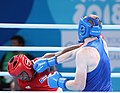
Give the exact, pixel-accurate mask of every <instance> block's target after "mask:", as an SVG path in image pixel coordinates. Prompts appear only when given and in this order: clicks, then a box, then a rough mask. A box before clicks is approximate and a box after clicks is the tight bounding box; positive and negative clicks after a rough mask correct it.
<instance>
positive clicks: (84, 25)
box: [78, 16, 102, 42]
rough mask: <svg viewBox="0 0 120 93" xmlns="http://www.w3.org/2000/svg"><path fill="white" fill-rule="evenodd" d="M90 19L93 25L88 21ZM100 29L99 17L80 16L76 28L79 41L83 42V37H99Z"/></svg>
mask: <svg viewBox="0 0 120 93" xmlns="http://www.w3.org/2000/svg"><path fill="white" fill-rule="evenodd" d="M90 21H91V22H92V23H93V25H92V24H91V23H90ZM99 23H100V24H99ZM101 30H102V23H101V22H100V19H99V18H96V19H94V18H91V17H89V16H86V17H81V18H80V23H79V28H78V37H79V40H80V41H79V42H84V39H85V38H87V37H99V36H100V33H101Z"/></svg>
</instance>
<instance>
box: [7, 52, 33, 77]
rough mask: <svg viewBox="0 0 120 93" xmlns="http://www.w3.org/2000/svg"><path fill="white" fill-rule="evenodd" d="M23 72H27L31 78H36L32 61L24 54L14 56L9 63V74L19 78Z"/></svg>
mask: <svg viewBox="0 0 120 93" xmlns="http://www.w3.org/2000/svg"><path fill="white" fill-rule="evenodd" d="M23 71H25V72H27V73H28V75H29V77H30V78H32V77H33V76H34V70H33V65H32V61H31V60H30V59H28V58H27V57H26V56H25V55H23V54H20V55H16V56H13V57H12V58H11V59H10V60H9V62H8V72H9V73H10V75H12V76H16V77H17V76H18V75H20V74H21V73H22V72H23Z"/></svg>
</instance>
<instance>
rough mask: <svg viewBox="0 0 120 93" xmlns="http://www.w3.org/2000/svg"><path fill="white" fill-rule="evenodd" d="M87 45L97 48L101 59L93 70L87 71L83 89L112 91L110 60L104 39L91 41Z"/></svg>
mask: <svg viewBox="0 0 120 93" xmlns="http://www.w3.org/2000/svg"><path fill="white" fill-rule="evenodd" d="M87 46H90V47H94V48H96V49H97V51H98V52H99V54H100V61H99V63H98V66H97V67H96V68H95V69H94V70H93V71H91V72H89V73H87V80H86V87H85V89H84V90H83V91H112V84H111V69H110V61H109V58H108V56H107V54H106V52H105V50H104V47H103V46H104V45H103V41H102V39H101V38H98V39H96V40H94V41H92V42H89V43H88V44H87V45H86V46H85V47H87Z"/></svg>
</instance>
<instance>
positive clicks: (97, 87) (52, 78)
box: [34, 15, 112, 91]
mask: <svg viewBox="0 0 120 93" xmlns="http://www.w3.org/2000/svg"><path fill="white" fill-rule="evenodd" d="M101 30H102V25H101V22H100V20H99V18H98V17H97V16H96V15H90V16H89V17H84V18H83V17H82V18H81V19H80V25H79V30H78V33H79V39H80V42H83V44H82V46H81V47H78V48H76V49H73V50H70V51H68V52H66V53H64V54H61V55H58V56H55V57H53V58H49V59H47V60H46V59H44V60H39V62H36V64H34V69H35V70H36V71H38V72H42V71H43V70H45V69H46V68H48V67H50V66H51V65H57V64H60V63H63V62H71V60H74V61H75V63H74V64H76V72H75V78H74V79H72V80H68V79H67V78H65V77H63V76H62V75H61V74H60V73H59V72H54V73H53V74H49V76H48V85H49V86H50V87H51V88H56V87H61V88H67V89H69V90H80V91H112V84H111V77H110V76H111V70H110V60H109V56H108V47H107V44H106V42H105V40H104V39H102V38H101V37H100V33H101ZM71 58H72V59H71ZM66 60H67V61H66ZM68 65H69V64H68ZM66 76H67V74H66Z"/></svg>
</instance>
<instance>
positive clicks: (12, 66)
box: [8, 54, 58, 91]
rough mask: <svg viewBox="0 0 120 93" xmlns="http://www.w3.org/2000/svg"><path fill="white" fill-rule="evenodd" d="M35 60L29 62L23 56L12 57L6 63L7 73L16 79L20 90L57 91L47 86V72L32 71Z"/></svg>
mask: <svg viewBox="0 0 120 93" xmlns="http://www.w3.org/2000/svg"><path fill="white" fill-rule="evenodd" d="M35 60H37V58H36V59H34V60H32V61H31V60H29V59H28V58H27V57H26V56H25V55H23V54H21V55H16V56H13V57H12V58H11V59H10V61H9V62H8V72H9V73H10V75H12V76H14V77H17V78H18V84H19V86H20V88H21V89H22V90H35V91H36V90H40V91H57V89H58V88H50V87H49V86H48V84H47V76H48V74H49V73H50V72H49V71H48V70H45V71H44V72H42V73H36V72H35V71H34V70H33V61H35Z"/></svg>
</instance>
